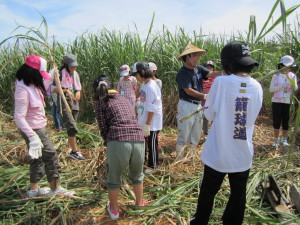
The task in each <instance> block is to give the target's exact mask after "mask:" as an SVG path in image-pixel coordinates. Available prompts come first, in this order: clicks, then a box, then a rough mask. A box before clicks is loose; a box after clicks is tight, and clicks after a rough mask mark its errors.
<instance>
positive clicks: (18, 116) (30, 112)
mask: <svg viewBox="0 0 300 225" xmlns="http://www.w3.org/2000/svg"><path fill="white" fill-rule="evenodd" d="M14 98H15V112H14V118H15V122H16V124H17V126H18V127H19V128H20V129H21V131H22V132H23V133H25V134H26V135H27V137H31V136H33V135H35V134H36V133H35V132H34V131H33V129H41V128H44V127H45V126H46V125H47V118H46V116H45V110H44V105H45V102H44V97H43V95H42V93H41V91H40V90H39V89H38V88H36V87H35V86H34V85H30V86H27V85H25V84H24V83H23V81H16V89H15V96H14Z"/></svg>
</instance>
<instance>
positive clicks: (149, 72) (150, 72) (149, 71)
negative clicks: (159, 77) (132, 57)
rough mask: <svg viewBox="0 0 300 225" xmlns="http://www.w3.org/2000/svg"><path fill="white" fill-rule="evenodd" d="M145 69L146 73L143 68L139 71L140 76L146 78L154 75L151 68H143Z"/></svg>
mask: <svg viewBox="0 0 300 225" xmlns="http://www.w3.org/2000/svg"><path fill="white" fill-rule="evenodd" d="M143 71H144V74H143V73H142V70H140V71H137V72H138V74H140V76H141V77H142V78H144V79H147V78H151V77H153V73H152V71H151V70H150V69H146V70H143Z"/></svg>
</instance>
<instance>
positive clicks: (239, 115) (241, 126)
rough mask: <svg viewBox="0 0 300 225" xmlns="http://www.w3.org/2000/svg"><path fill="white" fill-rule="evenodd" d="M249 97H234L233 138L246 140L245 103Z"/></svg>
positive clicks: (246, 103)
mask: <svg viewBox="0 0 300 225" xmlns="http://www.w3.org/2000/svg"><path fill="white" fill-rule="evenodd" d="M248 101H249V98H246V97H237V98H236V99H235V112H236V113H235V114H234V115H235V120H234V135H233V138H234V139H240V140H247V133H246V124H247V105H248Z"/></svg>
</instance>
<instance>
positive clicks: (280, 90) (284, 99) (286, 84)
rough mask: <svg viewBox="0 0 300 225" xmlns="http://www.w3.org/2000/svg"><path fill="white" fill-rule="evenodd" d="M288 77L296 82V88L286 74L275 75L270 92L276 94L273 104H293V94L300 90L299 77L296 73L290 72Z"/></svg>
mask: <svg viewBox="0 0 300 225" xmlns="http://www.w3.org/2000/svg"><path fill="white" fill-rule="evenodd" d="M288 76H289V78H290V79H291V80H293V81H294V84H295V86H294V88H293V85H292V84H291V82H290V80H289V79H288V77H287V75H286V74H282V73H279V74H275V75H273V77H272V80H271V83H270V92H273V93H274V96H273V97H272V102H277V103H285V104H290V103H291V93H292V91H293V90H294V91H296V90H297V89H298V84H297V76H296V75H295V74H294V73H292V72H289V73H288Z"/></svg>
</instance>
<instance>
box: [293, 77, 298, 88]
mask: <svg viewBox="0 0 300 225" xmlns="http://www.w3.org/2000/svg"><path fill="white" fill-rule="evenodd" d="M294 81H295V91H297V90H298V83H297V76H296V74H295V76H294Z"/></svg>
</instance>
